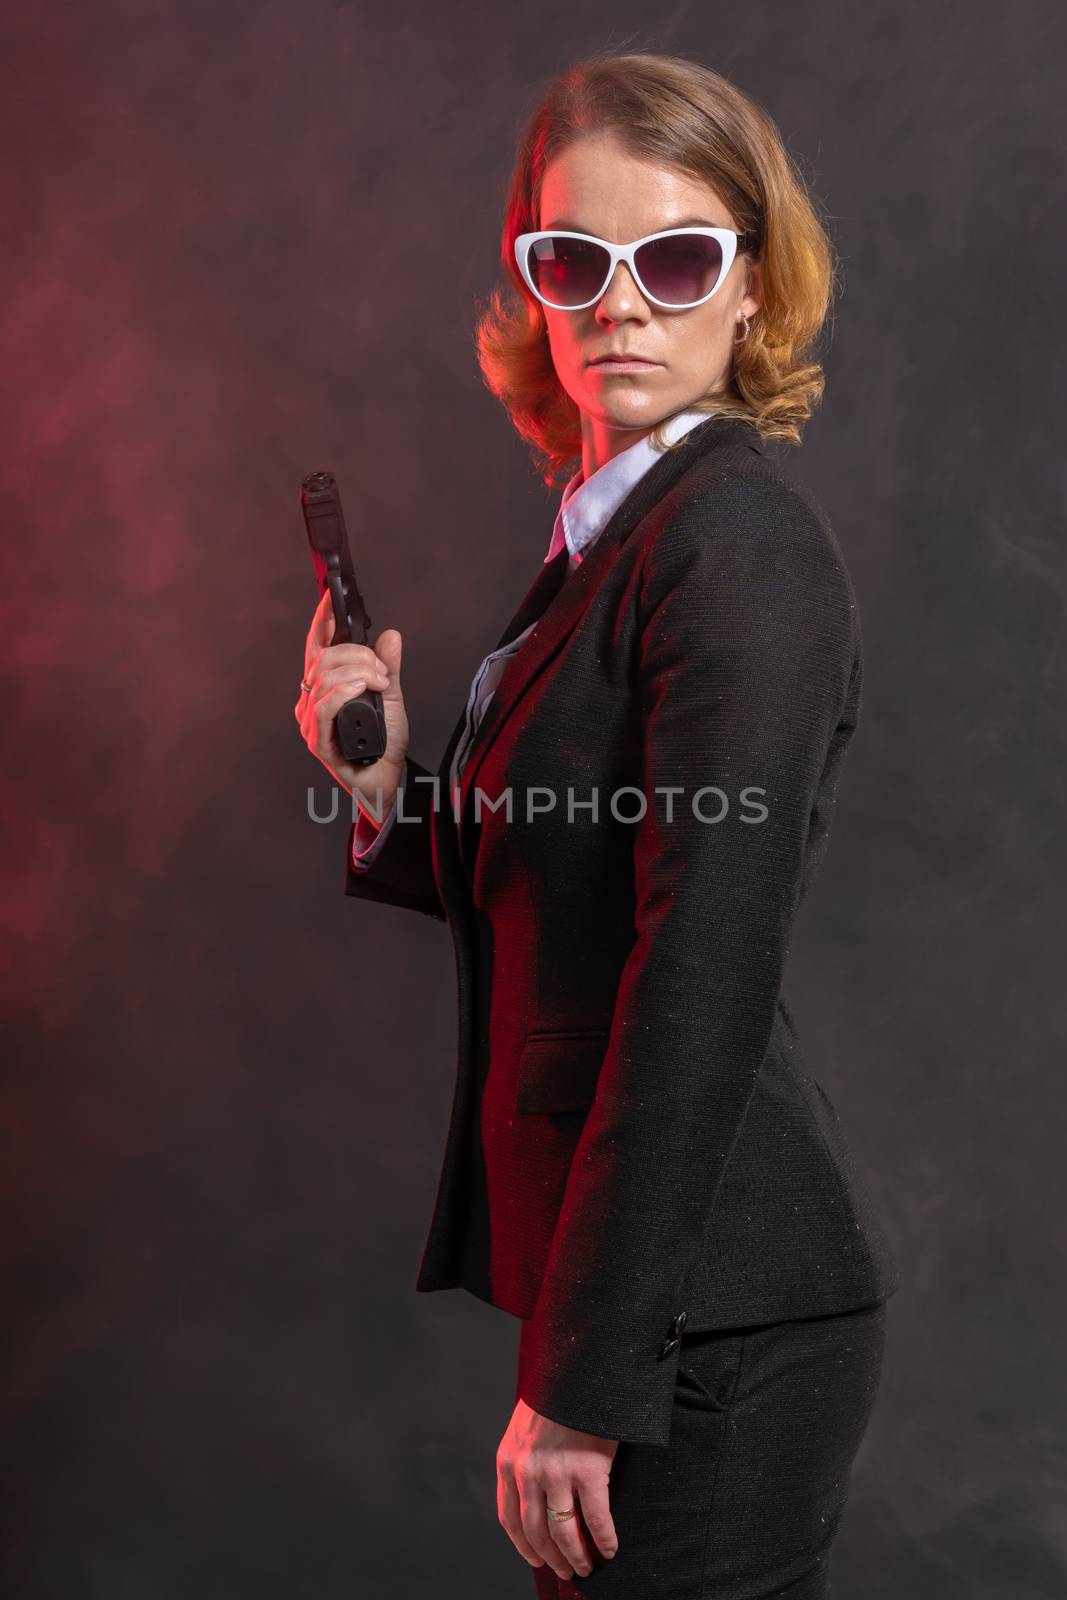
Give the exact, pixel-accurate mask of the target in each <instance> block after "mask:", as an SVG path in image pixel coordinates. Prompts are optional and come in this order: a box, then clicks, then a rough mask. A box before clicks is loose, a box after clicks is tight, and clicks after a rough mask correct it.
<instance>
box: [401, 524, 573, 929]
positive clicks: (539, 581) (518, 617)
mask: <svg viewBox="0 0 1067 1600" xmlns="http://www.w3.org/2000/svg"><path fill="white" fill-rule="evenodd" d="M568 560H569V556H568V552H567V550H566V548H564V549H563V550H560V551H559V552H558V553H557V554H556V555H555V556H553V558H552V560H551V561H548V562H543V563H542V565H541V570H540V572H539V573H538V574H537V577H536V578H535V579H534V581H533V583H532V584H531V585H530V587H529V589H528V590H527V591H526V594H525V595H524V596H523V599H522V600H521V602H520V604H519V609H518V610H517V611H516V612H515V615H514V616H513V617H512V619H511V621H510V622H509V623H508V625H507V627H506V628H505V629H504V631H503V633H502V634H501V635H500V638H499V639H498V640H497V642H496V644H495V645H493V649H494V650H499V649H500V648H501V646H502V645H505V644H510V643H511V641H512V639H514V638H516V637H517V636H518V635H519V634H520V633H521V632H522V631H523V629H524V628H526V627H528V626H529V624H530V623H531V622H532V621H533V620H534V618H535V617H539V616H540V615H541V613H542V612H543V611H544V609H545V607H546V605H548V604H549V603H550V602H551V600H552V598H553V597H554V595H555V594H556V593H557V592H558V590H559V587H560V585H561V584H562V582H563V580H564V578H565V577H566V576H567V567H568ZM508 665H509V666H510V662H509V663H508ZM495 698H496V697H495V696H494V699H495ZM492 703H493V702H492V701H490V705H492ZM466 726H467V708H466V704H464V707H463V710H462V711H461V712H460V714H459V716H458V717H457V719H456V723H455V726H454V727H453V729H452V733H451V735H450V737H449V740H448V743H447V745H446V746H445V752H444V755H443V756H442V757H441V760H440V763H439V764H438V768H437V779H438V796H439V804H438V805H437V806H436V807H435V808H434V811H433V813H432V817H431V828H430V837H431V844H432V848H433V854H434V861H435V865H436V871H437V882H438V888H439V890H440V893H441V898H442V900H443V901H444V902H445V906H446V909H447V910H449V911H450V912H451V914H452V915H453V919H455V918H456V917H457V916H458V915H459V914H460V912H461V908H462V905H463V903H464V897H463V891H462V888H461V884H462V862H461V857H460V853H459V832H458V828H457V825H456V821H455V818H454V816H453V813H452V804H451V796H450V795H449V789H448V774H449V772H450V770H451V767H452V757H453V755H454V754H455V750H456V746H457V744H458V743H459V741H460V739H461V738H462V736H463V730H464V728H465V727H466Z"/></svg>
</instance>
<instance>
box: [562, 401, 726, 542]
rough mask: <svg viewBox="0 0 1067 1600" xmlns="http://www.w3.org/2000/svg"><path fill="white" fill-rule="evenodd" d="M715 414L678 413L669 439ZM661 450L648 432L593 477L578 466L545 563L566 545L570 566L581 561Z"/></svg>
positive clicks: (669, 428)
mask: <svg viewBox="0 0 1067 1600" xmlns="http://www.w3.org/2000/svg"><path fill="white" fill-rule="evenodd" d="M712 414H713V413H711V412H709V411H679V412H676V413H675V415H674V416H673V417H671V419H670V421H669V422H668V423H667V427H666V429H665V432H666V436H667V442H668V443H669V444H671V443H673V442H674V440H675V439H680V438H681V437H682V435H683V434H686V433H688V432H689V430H690V429H691V428H695V427H696V426H697V424H698V423H700V422H706V421H707V420H708V417H709V416H711V415H712ZM661 454H662V451H660V450H657V449H656V448H655V447H654V446H653V445H652V444H651V443H650V442H649V438H648V435H647V434H646V435H645V437H644V438H643V439H639V440H638V441H637V443H636V444H632V445H629V446H628V448H627V449H625V450H620V452H619V454H618V455H617V456H613V457H612V459H611V460H610V461H605V463H604V465H603V466H602V467H598V468H597V470H596V471H595V472H594V473H593V474H592V476H591V477H589V478H587V479H584V480H583V478H582V469H581V468H580V467H579V469H578V471H577V472H576V473H575V474H574V477H573V478H572V479H571V480H570V482H569V483H568V484H567V487H566V488H565V489H564V491H563V498H562V500H561V501H560V507H559V510H558V511H557V513H556V520H555V523H554V525H553V528H552V538H551V539H550V540H549V545H548V554H547V555H546V556H545V563H546V565H547V563H548V562H549V561H551V560H552V559H553V558H554V557H555V556H557V555H559V552H560V551H561V550H562V549H563V548H564V546H566V548H567V550H568V552H569V554H568V557H567V565H568V566H569V567H575V566H577V565H578V564H579V562H581V561H582V560H583V559H584V557H585V555H586V553H587V552H588V550H589V548H590V546H591V545H592V544H593V543H594V542H595V540H596V539H597V538H598V537H599V535H600V534H601V533H603V531H604V529H605V528H606V527H607V525H608V523H609V522H610V521H611V519H612V517H613V516H614V514H615V512H616V511H617V510H618V508H619V506H621V505H622V502H623V501H624V500H625V499H626V496H627V495H628V494H629V492H630V490H631V489H632V488H633V486H634V484H635V483H637V481H638V479H639V478H641V477H643V475H644V474H645V473H646V472H647V471H648V469H649V467H650V466H652V464H653V462H655V461H658V460H659V458H660V456H661Z"/></svg>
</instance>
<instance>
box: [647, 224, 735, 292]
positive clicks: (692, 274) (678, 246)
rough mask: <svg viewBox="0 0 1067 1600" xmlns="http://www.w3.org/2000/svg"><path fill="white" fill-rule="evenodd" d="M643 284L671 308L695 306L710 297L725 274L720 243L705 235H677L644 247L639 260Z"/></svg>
mask: <svg viewBox="0 0 1067 1600" xmlns="http://www.w3.org/2000/svg"><path fill="white" fill-rule="evenodd" d="M636 261H637V270H638V273H639V274H640V277H641V282H642V283H643V284H644V286H645V288H646V289H647V290H648V292H649V294H652V295H655V297H656V299H657V300H663V301H664V302H665V303H666V304H667V305H669V306H685V305H692V303H693V302H694V301H695V300H703V298H704V296H705V295H707V294H710V293H711V291H712V289H713V288H714V287H715V284H716V283H717V281H718V277H719V273H720V272H721V271H722V248H721V246H720V244H719V241H718V239H713V238H710V237H709V235H707V234H705V233H676V234H673V235H671V236H670V237H669V238H666V239H653V240H652V241H651V243H649V244H643V245H642V246H641V248H640V249H639V250H638V252H637V256H636Z"/></svg>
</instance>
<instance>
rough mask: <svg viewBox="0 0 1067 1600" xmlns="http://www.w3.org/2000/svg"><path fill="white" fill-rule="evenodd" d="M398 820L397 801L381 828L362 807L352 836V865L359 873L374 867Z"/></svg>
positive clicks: (384, 818)
mask: <svg viewBox="0 0 1067 1600" xmlns="http://www.w3.org/2000/svg"><path fill="white" fill-rule="evenodd" d="M395 820H396V800H395V799H394V800H393V803H392V805H391V806H390V807H389V810H388V811H387V813H386V815H385V816H384V817H383V818H382V823H381V826H380V827H379V826H378V824H377V823H376V822H375V820H374V818H373V817H370V816H368V815H367V813H366V812H365V811H364V810H363V808H362V807H360V810H359V814H358V816H357V817H356V826H355V831H354V832H353V834H352V865H353V867H354V868H355V870H356V871H357V872H366V871H367V869H368V867H371V866H373V864H374V862H375V860H376V859H377V857H378V854H379V852H380V851H381V849H382V846H383V845H384V844H385V841H386V839H387V838H388V837H389V834H390V832H391V830H392V827H393V823H394V821H395Z"/></svg>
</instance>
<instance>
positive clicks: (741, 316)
mask: <svg viewBox="0 0 1067 1600" xmlns="http://www.w3.org/2000/svg"><path fill="white" fill-rule="evenodd" d="M738 320H739V321H740V322H743V323H744V325H745V331H744V333H743V334H742V335H741V337H740V339H735V340H734V344H744V342H745V340H746V339H747V338H748V329H749V321H748V318H747V317H746V316H745V313H744V312H743V311H741V312H739V313H738Z"/></svg>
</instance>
